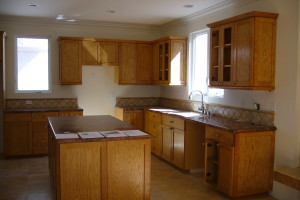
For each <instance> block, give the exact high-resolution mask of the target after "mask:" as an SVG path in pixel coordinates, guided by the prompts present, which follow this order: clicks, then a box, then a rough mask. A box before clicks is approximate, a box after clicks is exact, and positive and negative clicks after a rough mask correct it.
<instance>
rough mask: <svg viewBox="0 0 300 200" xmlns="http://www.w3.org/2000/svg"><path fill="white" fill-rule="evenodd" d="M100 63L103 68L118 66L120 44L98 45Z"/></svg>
mask: <svg viewBox="0 0 300 200" xmlns="http://www.w3.org/2000/svg"><path fill="white" fill-rule="evenodd" d="M98 54H99V55H98V62H99V63H100V65H103V66H118V64H119V59H118V56H119V55H118V54H119V44H118V43H117V42H100V43H99V45H98Z"/></svg>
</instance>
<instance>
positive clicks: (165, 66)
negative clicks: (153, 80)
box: [159, 40, 170, 85]
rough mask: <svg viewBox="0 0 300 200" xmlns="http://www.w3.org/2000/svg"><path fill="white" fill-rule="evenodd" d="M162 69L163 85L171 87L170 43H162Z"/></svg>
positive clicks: (160, 68) (160, 48) (160, 49)
mask: <svg viewBox="0 0 300 200" xmlns="http://www.w3.org/2000/svg"><path fill="white" fill-rule="evenodd" d="M159 52H160V57H161V58H160V59H161V60H160V67H159V70H160V71H161V74H162V75H161V76H162V84H163V85H169V83H170V41H169V40H167V41H164V42H161V43H160V47H159Z"/></svg>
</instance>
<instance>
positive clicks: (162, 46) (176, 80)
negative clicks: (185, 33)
mask: <svg viewBox="0 0 300 200" xmlns="http://www.w3.org/2000/svg"><path fill="white" fill-rule="evenodd" d="M186 44H187V38H186V37H172V36H170V37H165V38H162V39H160V40H156V41H154V44H153V68H152V77H153V78H152V82H153V84H155V85H163V86H169V85H186V71H187V70H186V69H187V66H186V60H187V57H186V53H187V51H186V49H187V47H186Z"/></svg>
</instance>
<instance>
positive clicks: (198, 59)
mask: <svg viewBox="0 0 300 200" xmlns="http://www.w3.org/2000/svg"><path fill="white" fill-rule="evenodd" d="M190 38H191V43H190V44H191V45H190V46H191V48H190V52H191V53H190V55H191V57H190V61H191V62H190V66H191V67H190V88H189V89H190V92H191V91H193V90H200V91H201V92H202V93H203V94H204V95H206V96H210V97H223V96H224V90H223V89H215V88H209V87H208V61H209V59H208V58H209V53H208V52H209V45H208V44H209V29H204V30H200V31H197V32H193V33H191V35H190Z"/></svg>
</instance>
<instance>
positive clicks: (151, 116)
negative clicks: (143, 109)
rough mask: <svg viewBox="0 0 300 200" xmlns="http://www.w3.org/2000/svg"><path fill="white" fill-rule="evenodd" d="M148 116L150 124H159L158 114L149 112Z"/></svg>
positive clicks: (159, 116)
mask: <svg viewBox="0 0 300 200" xmlns="http://www.w3.org/2000/svg"><path fill="white" fill-rule="evenodd" d="M148 113H149V114H148V115H149V121H150V122H151V123H154V124H160V123H161V114H160V113H156V112H151V111H149V112H148Z"/></svg>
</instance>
